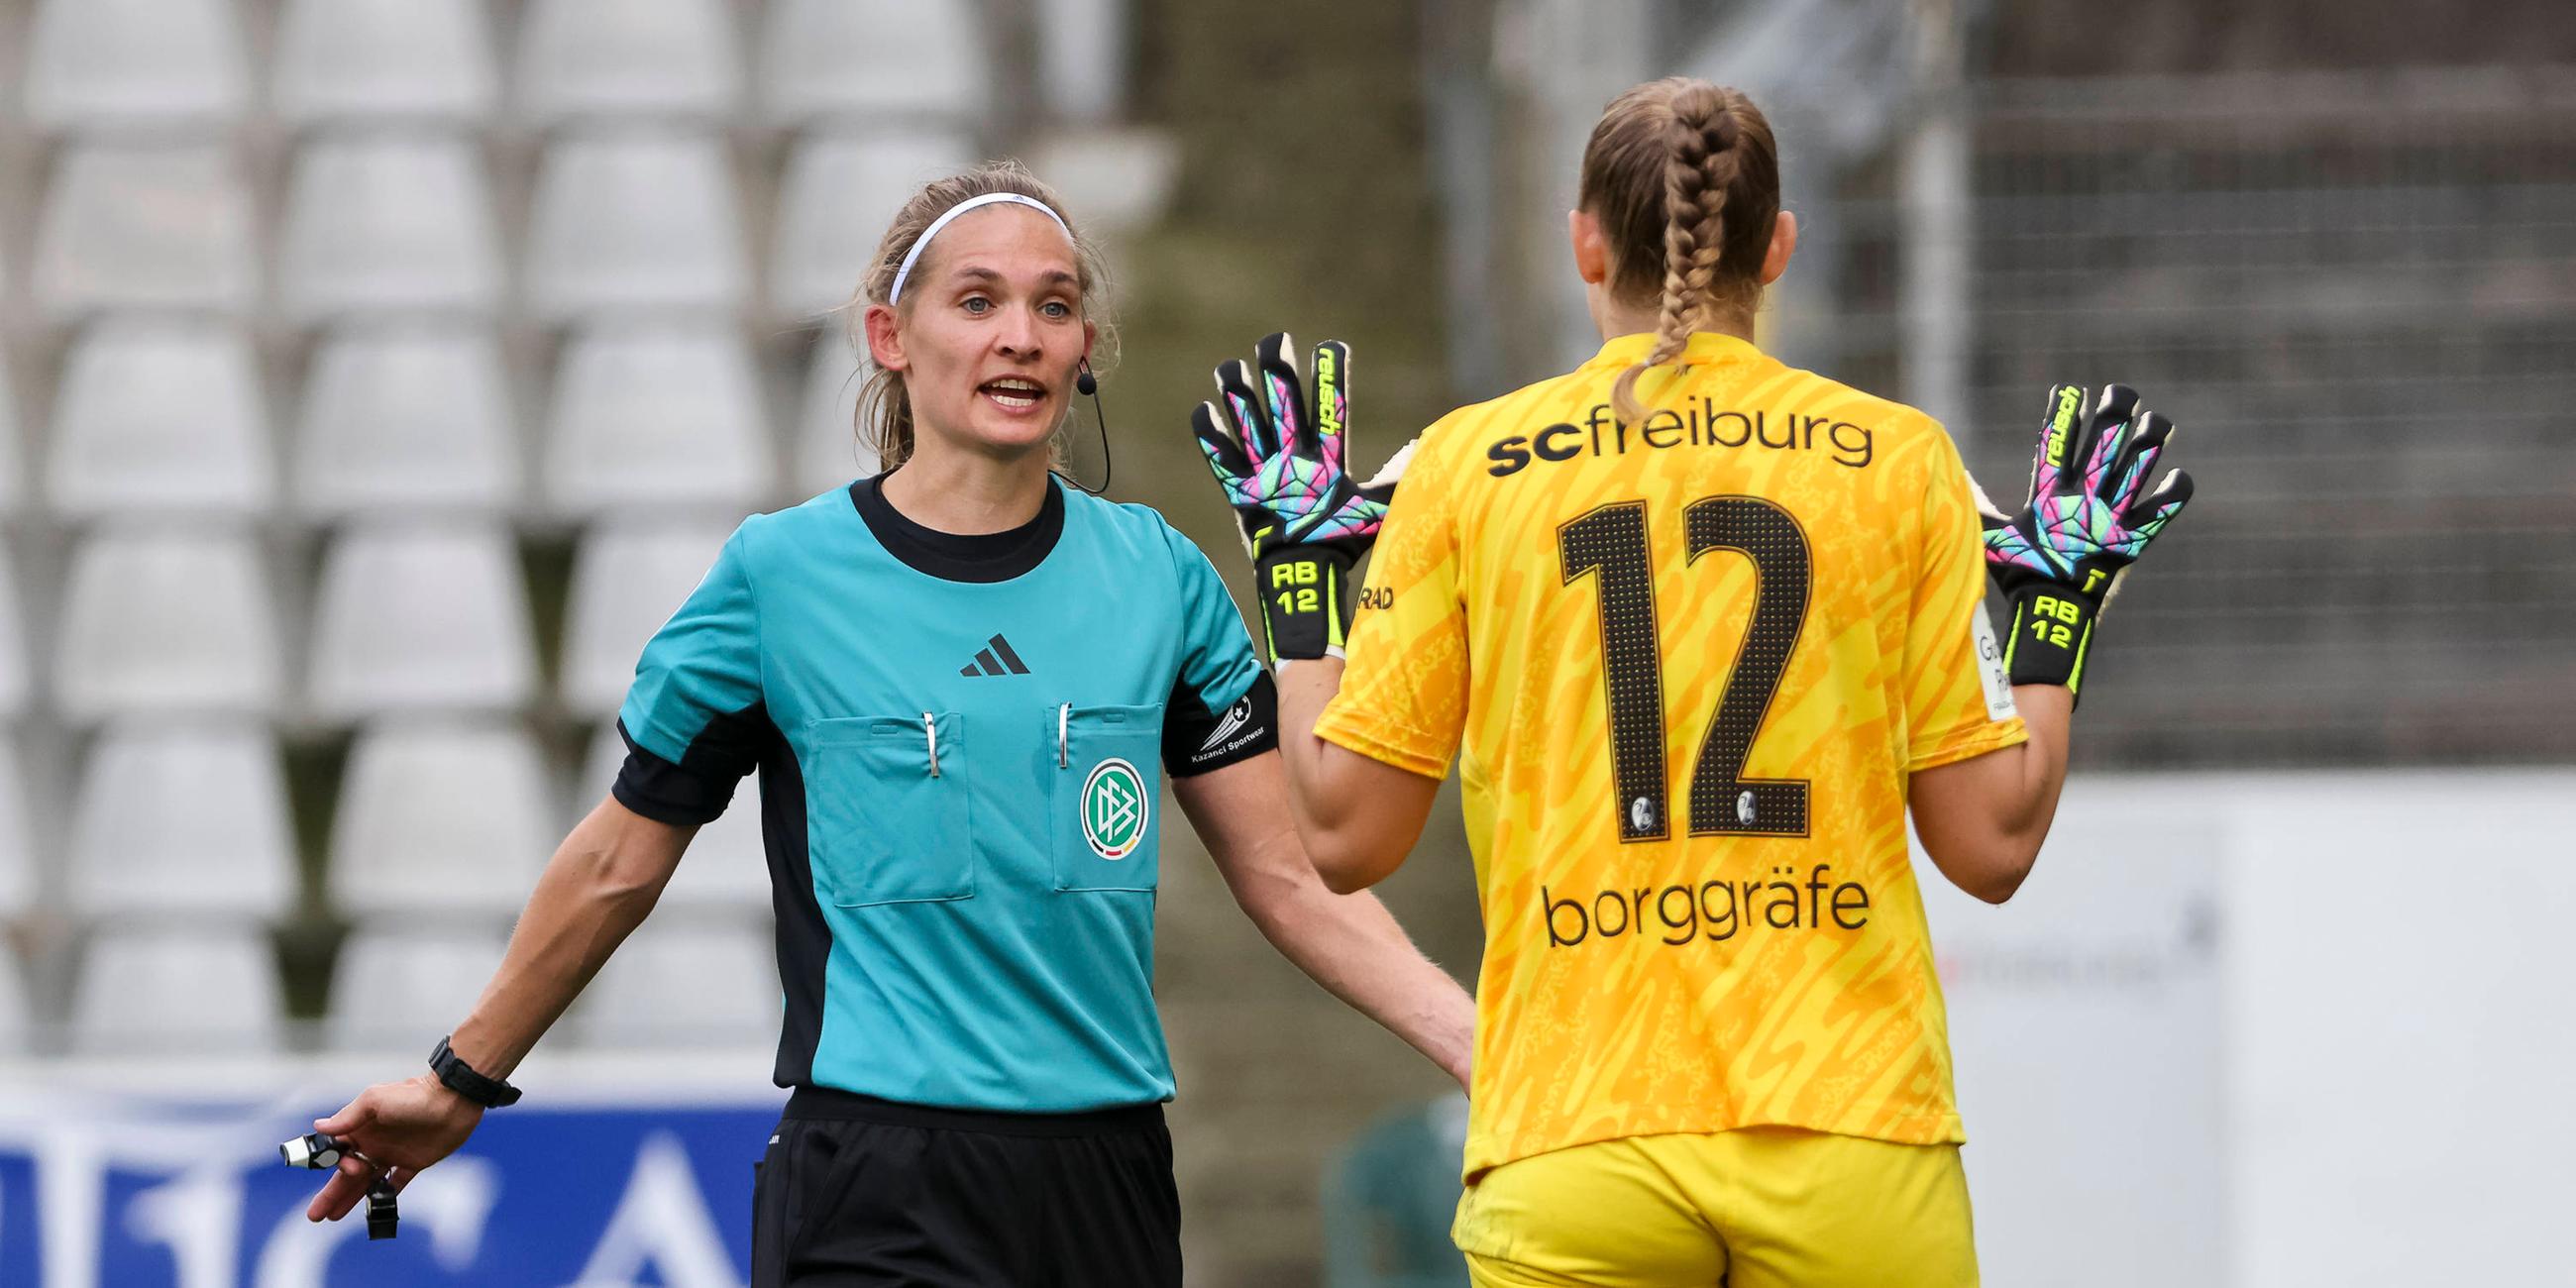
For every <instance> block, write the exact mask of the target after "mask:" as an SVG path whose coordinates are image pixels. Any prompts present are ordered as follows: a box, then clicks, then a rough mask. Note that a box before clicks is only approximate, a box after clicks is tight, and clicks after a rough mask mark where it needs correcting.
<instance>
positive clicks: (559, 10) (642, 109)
mask: <svg viewBox="0 0 2576 1288" xmlns="http://www.w3.org/2000/svg"><path fill="white" fill-rule="evenodd" d="M732 8H733V6H731V5H729V4H725V3H723V2H722V0H532V3H530V4H529V6H528V11H527V17H526V20H525V21H526V26H525V27H524V28H523V29H522V33H521V35H520V38H519V109H520V111H521V113H522V114H524V115H526V116H527V117H529V118H530V119H532V120H534V121H536V122H538V123H540V124H553V123H555V122H557V121H560V120H563V119H564V118H567V117H577V116H585V115H593V116H638V115H665V116H667V115H686V116H702V117H714V116H720V115H724V114H727V113H729V112H730V111H731V110H732V108H733V106H734V100H735V99H736V98H737V97H738V96H740V94H741V92H742V83H741V80H742V78H741V74H740V72H739V69H738V64H737V55H736V53H735V48H736V46H735V40H734V28H733V17H732V14H731V13H730V12H729V11H730V10H731V9H732Z"/></svg>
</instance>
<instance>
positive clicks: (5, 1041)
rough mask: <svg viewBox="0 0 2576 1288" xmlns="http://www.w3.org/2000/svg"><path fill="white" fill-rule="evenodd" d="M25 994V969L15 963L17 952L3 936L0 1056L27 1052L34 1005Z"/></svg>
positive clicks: (1, 952) (0, 988)
mask: <svg viewBox="0 0 2576 1288" xmlns="http://www.w3.org/2000/svg"><path fill="white" fill-rule="evenodd" d="M29 1000H30V999H29V998H28V996H27V978H26V972H25V971H23V970H20V969H19V967H18V954H17V953H16V951H14V950H13V949H11V948H10V947H9V944H8V942H7V941H6V940H0V1056H20V1055H24V1054H26V1052H27V1048H28V1045H29V1044H28V1041H27V1039H28V1036H29V1033H30V1032H31V1030H33V1028H34V1027H35V1026H34V1023H33V1020H34V1014H35V1008H34V1007H32V1006H30V1005H29V1004H28V1003H29Z"/></svg>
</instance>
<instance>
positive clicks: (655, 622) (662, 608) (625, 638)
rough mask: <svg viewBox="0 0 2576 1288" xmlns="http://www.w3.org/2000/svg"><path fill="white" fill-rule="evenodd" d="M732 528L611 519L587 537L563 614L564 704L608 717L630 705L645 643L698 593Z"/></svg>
mask: <svg viewBox="0 0 2576 1288" xmlns="http://www.w3.org/2000/svg"><path fill="white" fill-rule="evenodd" d="M732 531H733V525H732V524H731V523H729V522H724V521H721V520H717V521H709V522H695V523H690V522H681V523H673V522H670V521H667V520H665V521H659V522H656V521H651V520H638V519H623V520H611V521H609V522H607V523H604V524H601V525H600V526H599V527H598V528H596V529H594V530H593V531H592V532H590V533H589V534H588V535H587V536H585V537H583V538H582V543H581V549H580V551H579V553H577V554H576V555H575V556H574V557H573V565H572V589H571V593H570V596H569V599H570V603H569V604H568V605H567V607H566V608H565V611H564V656H563V666H562V667H561V669H560V674H561V675H562V677H563V680H562V687H563V698H564V702H565V703H566V704H567V705H569V706H571V707H572V708H573V709H574V710H575V711H578V712H582V713H585V714H607V713H612V712H614V711H616V710H617V706H618V704H619V703H621V702H623V701H625V700H626V685H627V682H628V681H630V680H633V679H634V678H635V659H636V656H637V655H638V654H640V653H642V652H643V651H644V642H645V641H646V640H649V639H651V638H653V632H655V631H657V630H660V629H661V628H662V623H664V622H667V621H669V620H670V619H671V614H672V613H673V612H676V611H677V610H678V609H679V607H680V604H681V602H682V601H684V600H686V599H687V598H688V597H689V592H691V591H693V590H696V589H697V588H698V582H699V581H700V580H701V579H703V578H704V577H705V576H706V573H707V569H708V567H709V566H711V565H713V564H714V563H715V559H716V552H717V551H718V550H721V549H723V547H724V543H725V538H726V537H727V536H729V535H731V533H732Z"/></svg>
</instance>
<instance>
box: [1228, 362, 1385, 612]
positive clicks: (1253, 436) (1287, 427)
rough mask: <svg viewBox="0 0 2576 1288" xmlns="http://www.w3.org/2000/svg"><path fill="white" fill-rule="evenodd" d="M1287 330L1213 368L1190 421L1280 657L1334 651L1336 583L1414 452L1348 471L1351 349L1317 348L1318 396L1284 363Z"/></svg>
mask: <svg viewBox="0 0 2576 1288" xmlns="http://www.w3.org/2000/svg"><path fill="white" fill-rule="evenodd" d="M1291 347H1292V346H1291V342H1290V341H1289V339H1288V337H1287V335H1286V334H1284V333H1282V334H1276V335H1271V336H1269V337H1266V338H1264V339H1263V340H1262V341H1261V344H1260V346H1259V348H1258V349H1257V350H1256V351H1255V354H1254V362H1253V365H1251V366H1246V365H1245V364H1244V363H1243V362H1242V361H1241V360H1240V359H1237V360H1234V361H1230V362H1227V363H1225V364H1224V365H1222V366H1220V367H1218V368H1217V369H1216V387H1217V399H1216V401H1214V402H1205V403H1200V404H1199V408H1198V413H1197V415H1196V416H1194V417H1193V418H1192V420H1193V426H1194V428H1195V429H1196V431H1197V433H1198V440H1199V450H1200V451H1201V452H1203V453H1205V454H1206V456H1207V462H1208V468H1209V469H1210V470H1213V471H1215V473H1216V481H1217V484H1218V485H1219V486H1221V487H1223V488H1224V489H1225V499H1226V503H1227V504H1229V505H1232V506H1233V507H1234V513H1235V518H1236V519H1237V520H1238V521H1239V522H1241V524H1242V525H1243V545H1244V549H1245V550H1247V551H1249V552H1251V554H1252V564H1253V570H1254V582H1255V584H1256V585H1257V586H1258V587H1259V589H1260V598H1261V621H1262V628H1263V633H1264V634H1265V635H1267V636H1268V638H1269V644H1270V655H1271V656H1272V657H1274V658H1277V659H1280V660H1283V661H1284V660H1287V659H1289V658H1315V657H1323V656H1325V655H1327V654H1328V653H1338V652H1339V651H1340V649H1341V646H1342V640H1343V636H1344V635H1345V633H1346V632H1347V631H1348V629H1349V626H1350V611H1349V608H1348V606H1347V605H1346V604H1345V603H1344V602H1343V583H1344V582H1345V581H1347V580H1349V577H1350V571H1351V566H1352V565H1353V564H1355V563H1357V562H1359V558H1360V556H1361V555H1363V554H1366V553H1367V552H1368V548H1369V546H1370V544H1371V543H1373V542H1375V541H1376V540H1377V532H1378V526H1379V525H1380V524H1381V523H1383V522H1384V521H1385V519H1386V508H1387V503H1388V502H1389V501H1391V500H1392V499H1393V498H1394V496H1395V481H1396V479H1397V478H1398V477H1399V476H1401V475H1402V474H1403V472H1404V463H1405V461H1406V460H1407V459H1408V458H1409V457H1411V456H1412V454H1413V447H1412V445H1411V444H1409V443H1408V444H1406V445H1405V447H1404V450H1402V451H1399V452H1397V453H1396V454H1395V456H1394V457H1393V459H1391V460H1389V461H1388V462H1387V464H1386V468H1385V469H1382V470H1380V471H1379V472H1378V475H1377V477H1376V478H1373V479H1370V480H1369V481H1368V482H1367V483H1366V484H1354V483H1352V482H1351V480H1350V476H1349V475H1348V473H1346V472H1345V470H1344V468H1343V464H1344V462H1343V456H1344V453H1345V451H1346V450H1347V448H1348V445H1349V427H1350V378H1351V350H1350V346H1349V345H1346V344H1343V343H1341V342H1340V341H1338V340H1327V341H1325V342H1323V343H1322V344H1319V345H1316V346H1315V360H1314V372H1315V375H1314V388H1313V394H1312V397H1311V398H1310V397H1309V395H1308V391H1307V385H1306V382H1305V381H1304V380H1303V379H1302V378H1301V377H1300V376H1299V374H1298V371H1297V367H1296V364H1295V363H1294V362H1293V361H1292V360H1291V358H1290V357H1289V353H1290V351H1291Z"/></svg>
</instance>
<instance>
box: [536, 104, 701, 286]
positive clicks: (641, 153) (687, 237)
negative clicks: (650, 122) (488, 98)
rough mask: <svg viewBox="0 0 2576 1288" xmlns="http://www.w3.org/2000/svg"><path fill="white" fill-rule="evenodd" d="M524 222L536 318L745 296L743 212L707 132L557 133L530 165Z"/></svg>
mask: <svg viewBox="0 0 2576 1288" xmlns="http://www.w3.org/2000/svg"><path fill="white" fill-rule="evenodd" d="M529 222H530V230H529V235H528V246H529V254H528V258H529V266H528V279H529V280H528V299H529V303H530V305H531V306H532V307H533V308H534V309H535V310H536V312H537V313H538V314H539V315H540V316H542V317H544V318H547V319H550V320H562V319H567V318H573V317H577V316H580V315H582V314H584V313H591V312H599V311H613V310H621V309H636V308H657V307H658V308H694V309H730V308H733V307H734V306H736V305H737V304H739V303H740V302H741V300H742V298H743V293H744V274H745V267H744V260H743V246H742V226H741V217H740V215H739V214H738V213H737V209H736V203H735V200H734V192H733V176H732V174H731V172H730V171H729V170H728V168H727V165H726V160H725V150H724V143H723V141H722V140H721V139H719V138H718V137H716V136H715V135H713V134H705V133H687V132H664V131H656V132H636V133H618V134H601V135H573V136H568V137H565V138H562V139H559V140H557V141H556V142H555V143H554V144H553V146H551V147H549V148H547V149H546V154H545V157H544V159H543V160H542V161H541V162H540V163H539V166H538V169H537V180H536V197H535V202H534V209H533V211H532V213H531V215H530V221H529Z"/></svg>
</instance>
